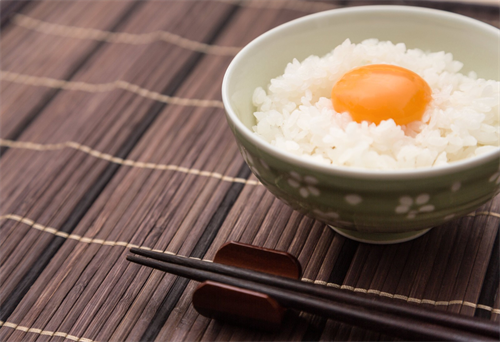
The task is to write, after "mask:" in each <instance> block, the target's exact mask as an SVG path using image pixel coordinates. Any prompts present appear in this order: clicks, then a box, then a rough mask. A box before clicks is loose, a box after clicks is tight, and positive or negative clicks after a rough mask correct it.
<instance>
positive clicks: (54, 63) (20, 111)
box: [1, 2, 141, 154]
mask: <svg viewBox="0 0 500 342" xmlns="http://www.w3.org/2000/svg"><path fill="white" fill-rule="evenodd" d="M68 4H69V3H68ZM140 4H141V3H140V2H136V3H134V2H130V3H123V4H117V5H116V6H110V4H104V8H103V10H104V11H103V10H101V11H98V12H95V13H92V15H90V16H89V15H88V12H87V11H88V10H86V7H88V6H82V5H84V4H82V3H77V2H75V4H74V5H73V6H72V7H76V8H74V9H73V13H79V12H80V14H81V15H80V16H76V17H74V18H72V17H71V16H70V15H59V16H58V17H59V18H67V19H68V20H69V22H68V23H71V24H72V25H75V26H79V25H88V24H90V25H92V27H96V28H101V29H104V30H108V31H115V30H117V29H119V28H120V25H121V23H122V22H123V21H125V20H126V18H127V17H128V16H130V15H131V14H132V13H134V11H135V10H136V9H137V6H138V5H140ZM49 5H50V4H49ZM52 5H54V4H52ZM57 5H58V6H61V4H57ZM41 6H45V4H41ZM41 6H38V7H41ZM64 6H66V5H64ZM70 6H71V4H69V5H67V6H66V7H69V9H71V7H70ZM82 12H83V13H82ZM85 12H87V13H85ZM100 13H103V14H105V15H102V14H101V15H99V14H100ZM28 14H29V12H28ZM86 14H87V15H86ZM35 15H36V14H35ZM52 17H53V16H49V18H52ZM82 19H83V20H82ZM89 19H90V20H89ZM49 20H51V19H49ZM88 21H90V23H89V22H88ZM63 23H64V22H63ZM18 30H25V29H23V28H18ZM9 33H10V32H9ZM29 35H30V36H31V37H33V38H32V39H35V40H34V42H36V46H38V49H37V48H36V47H35V48H33V45H34V44H33V43H31V41H30V40H24V39H21V40H20V43H19V40H17V42H16V43H17V44H16V45H15V46H16V51H19V52H17V53H16V54H12V53H11V54H10V55H8V56H6V58H5V59H4V60H3V61H2V69H3V70H5V71H14V72H21V73H27V74H29V75H33V74H35V75H36V74H39V73H40V71H41V72H42V75H43V76H48V77H53V78H56V79H71V78H73V76H74V75H75V74H76V73H77V72H78V71H79V70H80V69H81V68H82V67H83V65H85V64H86V63H87V62H88V60H89V58H90V57H91V56H93V55H94V54H95V53H96V51H98V50H99V49H100V48H101V47H102V46H103V43H102V42H95V41H89V40H87V41H79V40H76V39H74V40H68V39H67V38H61V37H53V36H49V35H43V34H40V33H37V32H29ZM7 38H8V37H7ZM2 40H4V39H2ZM61 41H64V43H65V45H63V46H61V45H60V43H61ZM6 45H7V46H5V47H4V48H7V49H8V44H6ZM23 45H24V46H23ZM9 50H10V49H8V50H7V51H9ZM10 56H12V57H10ZM40 58H41V59H42V60H45V61H46V62H45V65H43V66H42V68H40V69H38V70H36V69H35V68H36V67H37V64H38V63H34V62H35V61H36V60H37V59H40ZM11 59H12V60H13V61H14V65H10V64H12V63H11V62H10V60H11ZM21 60H22V61H23V62H24V63H23V64H20V63H19V62H20V61H21ZM59 61H63V62H62V63H61V62H59ZM38 67H39V64H38ZM4 68H6V69H4ZM8 86H9V88H10V89H12V90H13V91H3V93H4V95H5V97H4V99H6V100H7V101H3V102H4V103H3V106H2V112H1V118H2V137H3V138H4V139H14V140H15V139H17V138H19V136H20V135H21V133H22V132H23V130H25V129H26V127H27V126H29V125H30V124H31V123H32V122H33V120H34V119H35V118H36V116H37V115H39V113H41V112H42V111H43V109H44V108H45V107H46V106H47V105H48V103H50V102H51V101H52V99H53V98H54V97H55V96H56V95H57V93H58V92H59V90H54V89H50V88H45V87H29V86H28V87H27V86H19V85H12V84H9V85H8ZM13 112H15V115H13V114H12V113H13ZM3 153H5V149H3V151H2V154H3Z"/></svg>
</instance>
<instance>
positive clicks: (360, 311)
mask: <svg viewBox="0 0 500 342" xmlns="http://www.w3.org/2000/svg"><path fill="white" fill-rule="evenodd" d="M127 260H129V261H132V262H134V263H138V264H141V265H144V266H149V267H152V268H155V269H158V270H162V271H165V272H169V273H172V274H176V275H179V276H182V277H186V278H189V279H193V280H196V281H205V280H211V281H215V282H219V283H223V284H227V285H231V286H237V287H239V288H244V289H248V290H253V291H257V292H260V293H265V294H267V295H269V296H271V297H272V298H274V299H275V300H276V301H277V302H278V303H280V304H281V305H283V306H284V307H287V308H293V309H297V310H301V311H305V312H309V313H312V314H318V315H322V316H326V317H330V318H333V319H335V320H336V321H340V322H343V323H347V324H351V325H356V326H361V327H364V328H366V329H369V330H373V331H378V332H381V333H385V334H388V335H392V336H395V337H399V338H403V339H405V340H415V341H424V340H427V341H476V340H482V341H487V340H491V341H495V339H492V338H488V337H485V336H481V335H476V334H472V333H468V332H465V331H463V330H456V329H451V328H448V327H443V326H439V325H435V324H430V323H427V322H418V321H416V320H412V319H408V318H404V317H400V316H396V315H391V314H387V313H380V312H373V311H370V310H367V309H365V308H362V307H356V306H353V305H348V304H345V303H338V302H334V301H331V300H325V299H323V298H318V297H314V296H311V295H307V294H301V293H297V292H295V291H291V290H288V289H282V288H279V287H275V286H270V285H265V284H261V283H257V282H253V281H249V280H242V279H239V278H235V277H232V276H227V275H222V274H219V273H214V272H211V271H206V270H201V269H196V268H191V267H187V266H182V265H176V264H173V263H168V262H164V261H158V260H154V259H148V258H143V257H138V256H134V255H128V256H127Z"/></svg>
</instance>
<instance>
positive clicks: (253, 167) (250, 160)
mask: <svg viewBox="0 0 500 342" xmlns="http://www.w3.org/2000/svg"><path fill="white" fill-rule="evenodd" d="M241 155H242V156H243V159H244V160H245V162H246V163H247V164H248V167H249V168H250V170H252V172H253V173H254V174H255V175H256V176H260V172H259V170H257V167H256V162H255V160H254V158H252V156H251V155H250V153H249V152H248V151H247V149H246V148H244V147H241ZM259 163H260V165H262V167H263V168H264V169H266V170H269V165H267V163H266V162H265V161H263V160H262V159H260V158H259Z"/></svg>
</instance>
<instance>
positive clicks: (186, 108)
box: [0, 0, 500, 342]
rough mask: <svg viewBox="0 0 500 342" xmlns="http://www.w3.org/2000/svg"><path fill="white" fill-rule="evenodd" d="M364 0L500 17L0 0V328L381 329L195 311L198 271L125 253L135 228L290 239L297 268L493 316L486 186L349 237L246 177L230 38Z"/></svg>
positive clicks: (81, 332)
mask: <svg viewBox="0 0 500 342" xmlns="http://www.w3.org/2000/svg"><path fill="white" fill-rule="evenodd" d="M374 3H377V4H382V3H390V4H405V5H417V6H427V7H434V8H440V9H444V10H449V11H452V12H457V13H461V14H465V15H468V16H470V17H474V18H477V19H480V20H483V21H485V22H487V23H489V24H492V25H494V26H496V27H499V26H500V18H499V7H498V6H492V5H484V4H479V3H477V4H474V3H473V4H459V3H453V2H439V1H435V2H429V1H383V2H382V1H377V2H374V1H347V0H344V1H330V2H302V1H297V0H290V1H272V2H271V1H268V2H264V1H247V2H243V3H237V2H234V1H216V0H211V1H137V2H131V1H99V2H98V1H94V2H88V1H72V2H69V1H32V2H9V1H8V2H5V1H2V3H1V7H0V10H1V18H2V23H1V27H2V29H1V40H0V42H1V68H0V69H1V71H0V80H1V81H2V82H1V85H0V88H1V91H0V94H1V95H0V96H1V106H0V113H1V114H0V120H1V121H0V124H1V125H0V127H1V130H0V135H1V140H0V145H1V158H0V172H1V177H0V191H1V192H0V194H1V208H0V303H1V306H0V326H1V327H0V340H1V341H66V340H69V341H82V342H92V341H167V340H168V341H219V340H223V341H243V340H253V341H271V340H294V341H295V340H302V341H314V340H393V338H392V337H390V336H381V335H380V334H377V333H373V332H370V331H366V330H363V329H360V328H356V327H352V326H348V325H345V324H339V323H337V322H335V321H333V320H327V319H324V318H321V317H315V316H312V315H309V314H303V313H298V312H292V313H291V314H289V315H288V316H287V318H286V320H285V322H284V325H283V328H282V329H281V330H280V331H279V332H277V333H273V334H271V333H263V332H259V331H254V330H249V329H244V328H241V327H237V326H233V325H229V324H225V323H221V322H217V321H213V320H209V319H207V318H205V317H203V316H200V315H198V314H197V312H196V311H195V310H194V309H193V307H192V306H191V304H190V301H191V295H192V292H193V290H194V289H195V287H196V286H197V283H195V282H190V281H187V280H185V279H183V278H177V277H175V276H172V275H168V274H164V273H162V272H159V271H152V270H150V269H148V268H144V267H139V266H138V265H135V264H130V263H128V262H127V261H126V260H125V255H126V254H127V250H128V248H129V247H132V246H140V247H142V248H146V249H156V250H162V251H168V252H171V253H176V254H180V255H184V256H191V257H196V258H202V259H207V260H211V259H212V257H213V255H214V253H215V252H216V250H217V249H218V248H219V247H220V246H221V245H222V244H223V243H224V242H226V241H229V240H236V241H241V242H245V243H252V244H255V245H259V246H264V247H267V248H276V249H280V250H286V251H288V252H290V253H291V254H293V255H295V256H297V257H298V259H299V260H300V262H301V264H302V266H303V268H304V275H303V276H304V280H305V281H311V282H316V283H320V284H325V285H328V286H333V287H340V288H342V289H344V290H345V291H350V292H362V293H369V294H371V295H372V296H375V297H384V298H387V300H391V301H395V302H400V301H408V302H411V303H414V304H415V305H420V306H425V307H429V308H430V309H432V310H447V311H453V312H458V313H461V314H463V315H468V316H480V317H484V318H487V319H491V320H495V321H498V320H499V314H500V295H499V291H500V290H499V277H500V271H499V268H500V266H499V259H500V256H499V234H498V231H499V223H500V197H497V198H495V199H494V200H493V201H491V202H489V203H487V204H485V205H484V206H483V207H481V208H480V209H478V210H477V211H476V212H475V213H471V214H470V215H468V216H467V217H464V218H461V219H457V220H455V221H452V222H450V223H448V224H446V225H445V226H443V227H439V228H436V229H432V230H431V231H430V232H429V233H427V234H425V235H424V236H422V237H421V238H418V239H416V240H413V241H410V242H407V243H402V244H397V245H389V246H376V245H367V244H363V243H358V242H354V241H351V240H348V239H345V238H343V237H342V236H339V235H338V234H335V233H334V232H333V231H332V230H331V229H329V228H328V227H326V226H325V225H324V224H322V223H320V222H317V221H314V220H312V219H310V218H308V217H304V216H302V215H300V214H298V213H297V212H294V211H293V210H291V209H290V208H289V207H287V206H286V205H284V204H283V203H281V202H280V201H278V200H276V199H275V198H274V197H273V196H272V195H271V194H270V193H269V192H267V191H266V190H265V189H264V187H262V186H261V185H259V183H258V182H257V180H256V178H255V177H254V176H252V175H251V173H250V171H249V170H248V168H247V167H246V165H245V164H244V162H243V160H242V158H241V157H240V155H239V153H238V150H237V148H236V144H235V142H234V139H233V137H232V135H231V133H230V130H229V129H228V127H227V125H226V122H225V118H224V111H223V109H222V103H221V98H220V87H221V82H222V77H223V74H224V71H225V69H226V67H227V66H228V64H229V62H230V61H231V59H232V56H234V54H235V53H236V52H237V51H238V49H239V47H241V46H244V45H245V44H246V43H248V42H249V41H251V40H252V39H253V38H255V37H257V36H258V35H260V34H261V33H263V32H265V31H267V30H269V29H271V28H273V27H275V26H277V25H279V24H282V23H285V22H287V21H289V20H292V19H295V18H298V17H301V16H304V15H307V14H310V13H314V12H317V11H322V10H326V9H331V8H337V7H343V6H356V5H366V4H374Z"/></svg>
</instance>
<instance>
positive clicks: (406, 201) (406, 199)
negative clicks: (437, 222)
mask: <svg viewBox="0 0 500 342" xmlns="http://www.w3.org/2000/svg"><path fill="white" fill-rule="evenodd" d="M430 198H431V196H429V194H420V195H418V196H417V197H415V199H413V198H411V197H410V196H403V197H401V198H400V199H399V205H398V206H397V207H396V209H395V211H396V213H397V214H408V215H407V216H406V217H407V218H409V219H413V218H415V217H416V216H417V214H418V213H428V212H431V211H434V209H435V208H434V206H433V205H432V204H427V202H429V200H430ZM414 205H415V206H416V207H417V208H416V209H411V208H412V207H413V206H414ZM410 209H411V210H410Z"/></svg>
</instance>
